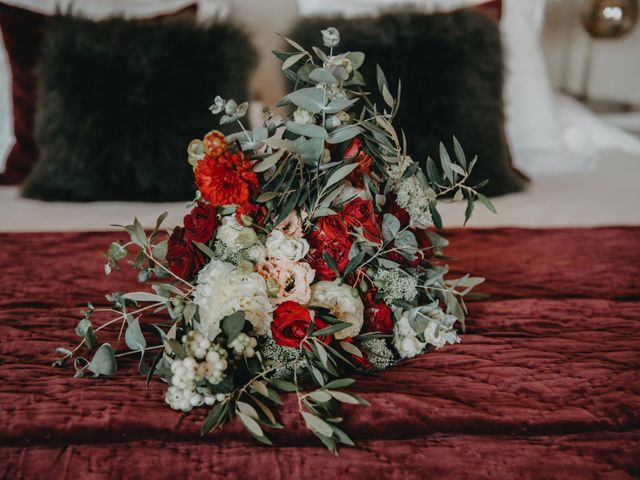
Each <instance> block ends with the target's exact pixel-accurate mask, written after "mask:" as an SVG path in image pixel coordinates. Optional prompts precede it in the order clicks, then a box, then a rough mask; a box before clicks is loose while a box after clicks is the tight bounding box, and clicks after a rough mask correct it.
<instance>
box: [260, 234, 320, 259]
mask: <svg viewBox="0 0 640 480" xmlns="http://www.w3.org/2000/svg"><path fill="white" fill-rule="evenodd" d="M266 244H267V253H268V254H269V256H270V257H273V258H277V259H278V260H289V261H292V262H297V261H298V260H300V259H302V258H304V257H305V256H306V255H307V253H309V243H308V242H307V241H306V240H305V239H304V238H299V239H297V240H296V239H293V238H288V237H287V236H286V235H285V234H284V233H282V231H280V230H274V231H273V232H271V233H270V234H269V236H268V237H267V242H266Z"/></svg>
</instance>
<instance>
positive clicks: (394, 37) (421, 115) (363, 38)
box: [290, 11, 526, 195]
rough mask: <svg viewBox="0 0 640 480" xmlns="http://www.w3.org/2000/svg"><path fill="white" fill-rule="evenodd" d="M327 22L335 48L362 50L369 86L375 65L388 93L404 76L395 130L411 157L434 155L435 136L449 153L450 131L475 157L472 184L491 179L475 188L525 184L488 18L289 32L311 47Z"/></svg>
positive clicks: (399, 19) (385, 21) (441, 16)
mask: <svg viewBox="0 0 640 480" xmlns="http://www.w3.org/2000/svg"><path fill="white" fill-rule="evenodd" d="M329 25H331V26H334V27H336V28H338V30H339V31H340V34H341V35H340V37H341V38H342V40H341V43H340V45H339V46H338V50H337V51H338V52H342V51H353V50H358V51H362V52H364V53H365V54H366V60H365V63H364V65H363V67H362V68H361V71H362V73H363V75H364V76H365V78H366V79H368V82H369V85H371V82H372V79H375V78H376V73H375V68H376V64H380V66H381V67H382V69H383V70H384V73H385V74H386V77H387V80H388V81H389V83H390V85H392V86H394V87H393V88H392V90H393V91H394V93H395V85H397V81H398V78H401V79H402V98H401V102H400V110H399V113H398V117H397V123H396V127H400V128H402V129H403V130H404V132H405V134H406V136H407V143H408V150H409V154H410V155H411V157H412V158H413V159H414V160H416V161H420V162H425V161H426V159H427V156H431V157H432V158H434V159H435V158H436V157H437V156H438V144H439V142H440V141H442V142H444V143H445V145H446V146H447V148H448V150H449V151H453V144H452V140H451V139H452V135H455V136H456V137H457V138H458V140H459V141H460V143H461V144H462V147H463V148H464V150H465V153H466V154H467V156H468V157H469V158H471V157H472V156H473V155H478V163H477V164H476V166H475V168H474V171H473V173H472V177H471V182H472V183H473V182H476V183H477V182H480V181H481V180H484V179H489V180H490V182H489V184H487V185H486V186H485V187H483V188H482V189H481V191H483V192H484V193H486V194H489V195H499V194H504V193H509V192H515V191H518V190H520V189H522V188H523V187H524V185H525V184H526V181H525V179H524V177H523V176H522V175H521V174H519V173H518V172H517V171H515V170H514V169H513V167H512V166H511V161H510V155H509V148H508V146H507V141H506V137H505V126H504V113H503V102H502V87H503V76H504V75H503V70H504V65H503V60H502V45H501V41H500V32H499V30H498V26H497V24H496V23H495V22H494V21H493V20H491V19H489V18H488V17H487V16H486V15H485V14H483V13H479V12H472V11H457V12H453V13H438V14H432V15H425V14H415V13H393V14H387V15H383V16H381V17H379V18H375V19H370V18H362V19H350V20H345V19H340V18H314V19H306V20H302V21H301V22H300V23H299V24H298V25H297V26H296V27H295V29H294V31H293V32H292V33H291V34H290V36H291V38H293V39H294V40H297V41H299V42H300V43H301V44H302V45H315V44H318V43H319V42H320V40H321V37H320V33H319V32H320V29H321V28H326V27H327V26H329ZM374 85H375V84H374ZM370 90H371V91H373V90H375V89H373V88H370ZM378 105H384V103H383V102H382V100H380V99H379V100H378Z"/></svg>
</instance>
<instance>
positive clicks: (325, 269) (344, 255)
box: [309, 237, 351, 280]
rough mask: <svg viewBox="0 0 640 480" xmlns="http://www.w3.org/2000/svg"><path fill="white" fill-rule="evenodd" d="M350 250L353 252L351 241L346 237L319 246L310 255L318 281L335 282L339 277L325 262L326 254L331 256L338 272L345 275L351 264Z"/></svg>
mask: <svg viewBox="0 0 640 480" xmlns="http://www.w3.org/2000/svg"><path fill="white" fill-rule="evenodd" d="M349 250H351V241H350V240H349V239H348V238H346V237H338V238H334V239H333V240H327V241H326V242H322V243H320V244H318V247H317V248H316V249H315V251H314V252H313V253H312V254H311V255H309V263H310V264H311V268H313V269H314V270H315V271H316V277H315V278H316V280H335V278H336V276H337V275H336V272H334V271H333V270H332V269H331V268H330V267H329V265H327V262H326V261H325V260H324V256H323V254H324V252H327V253H328V254H329V255H331V257H332V258H333V261H334V262H335V264H336V267H337V268H338V271H339V272H340V273H343V272H344V269H345V268H347V265H348V264H349Z"/></svg>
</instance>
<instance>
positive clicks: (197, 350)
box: [165, 331, 228, 412]
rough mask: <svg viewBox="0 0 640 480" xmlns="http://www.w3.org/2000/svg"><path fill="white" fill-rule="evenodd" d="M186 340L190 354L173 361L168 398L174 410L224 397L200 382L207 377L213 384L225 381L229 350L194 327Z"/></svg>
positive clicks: (190, 407) (189, 408)
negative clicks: (202, 386)
mask: <svg viewBox="0 0 640 480" xmlns="http://www.w3.org/2000/svg"><path fill="white" fill-rule="evenodd" d="M182 340H183V344H184V346H185V351H186V352H187V355H188V356H187V357H186V358H184V359H182V360H180V359H176V360H174V361H173V363H172V364H171V373H172V376H171V386H170V387H169V389H168V390H167V394H166V396H165V401H166V402H167V403H168V404H169V406H170V407H171V408H173V409H174V410H182V411H183V412H188V411H189V410H191V409H192V408H194V407H199V406H201V405H203V404H206V405H213V404H214V403H215V401H216V400H217V401H222V400H224V399H225V397H226V396H225V395H224V394H220V393H219V394H213V393H211V392H209V391H208V390H207V389H206V388H200V387H198V386H197V385H198V383H200V382H201V381H203V380H206V381H208V382H209V383H211V384H213V385H215V384H217V383H220V382H221V381H222V379H223V378H224V371H225V370H226V369H227V365H228V364H227V352H226V351H225V350H224V349H223V348H222V347H220V346H219V345H217V344H212V343H211V342H210V341H209V340H208V339H207V338H206V337H204V336H203V335H202V334H200V333H198V332H194V331H191V332H189V334H188V335H187V336H185V337H183V339H182Z"/></svg>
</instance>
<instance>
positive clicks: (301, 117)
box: [293, 108, 316, 124]
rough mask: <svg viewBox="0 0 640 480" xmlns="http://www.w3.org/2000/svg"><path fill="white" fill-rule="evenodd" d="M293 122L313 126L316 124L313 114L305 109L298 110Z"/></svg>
mask: <svg viewBox="0 0 640 480" xmlns="http://www.w3.org/2000/svg"><path fill="white" fill-rule="evenodd" d="M293 121H294V122H296V123H302V124H307V123H309V124H311V123H315V121H316V120H315V118H314V117H313V113H311V112H310V111H308V110H305V109H304V108H298V109H296V111H294V112H293Z"/></svg>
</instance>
